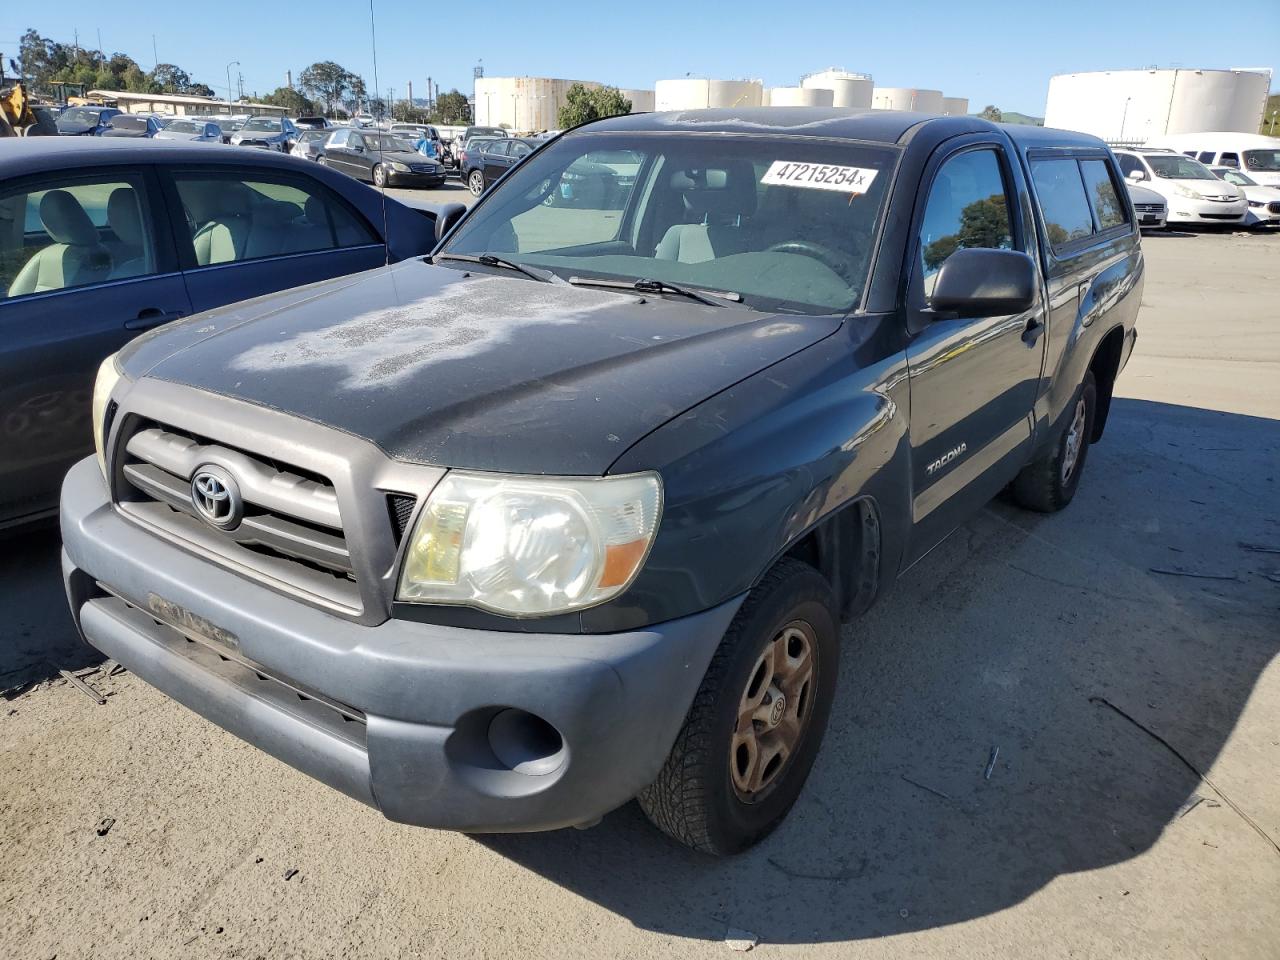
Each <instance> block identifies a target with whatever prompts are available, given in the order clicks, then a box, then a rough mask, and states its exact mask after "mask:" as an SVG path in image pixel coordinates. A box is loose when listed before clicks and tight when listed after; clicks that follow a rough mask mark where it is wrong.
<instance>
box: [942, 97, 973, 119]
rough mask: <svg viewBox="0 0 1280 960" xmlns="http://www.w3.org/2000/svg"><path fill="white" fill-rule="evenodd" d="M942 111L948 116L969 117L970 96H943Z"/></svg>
mask: <svg viewBox="0 0 1280 960" xmlns="http://www.w3.org/2000/svg"><path fill="white" fill-rule="evenodd" d="M942 113H943V115H944V116H948V117H967V116H968V115H969V98H968V97H943V98H942Z"/></svg>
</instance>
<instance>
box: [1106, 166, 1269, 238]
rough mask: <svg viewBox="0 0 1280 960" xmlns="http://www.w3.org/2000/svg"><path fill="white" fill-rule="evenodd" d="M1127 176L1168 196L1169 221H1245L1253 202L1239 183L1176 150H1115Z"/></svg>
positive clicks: (1234, 222) (1228, 222)
mask: <svg viewBox="0 0 1280 960" xmlns="http://www.w3.org/2000/svg"><path fill="white" fill-rule="evenodd" d="M1114 152H1115V155H1116V160H1118V161H1119V162H1120V169H1121V170H1122V171H1123V172H1124V175H1125V179H1126V180H1128V181H1129V182H1130V183H1134V182H1136V183H1141V184H1142V185H1143V186H1144V187H1147V188H1148V189H1151V190H1154V191H1155V192H1156V193H1158V194H1160V195H1161V196H1162V197H1164V198H1165V201H1166V202H1167V203H1168V204H1169V214H1168V220H1169V223H1171V224H1173V223H1183V224H1188V223H1200V224H1212V223H1218V224H1223V225H1226V226H1230V225H1232V224H1238V223H1243V222H1244V217H1245V214H1246V213H1247V212H1248V210H1249V204H1248V202H1247V201H1246V200H1245V198H1244V193H1243V192H1242V191H1241V190H1240V188H1239V187H1237V186H1234V185H1232V184H1230V183H1226V182H1224V181H1222V180H1219V179H1218V178H1217V177H1215V176H1214V175H1213V174H1212V173H1211V172H1210V171H1209V168H1208V167H1206V166H1205V165H1204V164H1202V163H1200V162H1199V161H1197V160H1193V159H1191V158H1190V157H1186V156H1183V155H1182V154H1180V153H1174V152H1173V151H1172V150H1153V149H1150V148H1147V147H1139V148H1137V149H1122V150H1116V151H1114Z"/></svg>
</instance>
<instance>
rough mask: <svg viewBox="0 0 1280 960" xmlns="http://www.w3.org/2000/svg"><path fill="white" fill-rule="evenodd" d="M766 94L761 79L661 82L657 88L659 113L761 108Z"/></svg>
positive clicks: (655, 91) (655, 92)
mask: <svg viewBox="0 0 1280 960" xmlns="http://www.w3.org/2000/svg"><path fill="white" fill-rule="evenodd" d="M763 93H764V85H763V84H762V83H761V82H760V81H759V80H701V79H699V80H693V79H687V78H686V79H682V80H659V81H658V82H657V83H656V84H655V85H654V101H655V109H657V110H701V109H704V108H706V107H758V106H760V104H761V100H762V97H763Z"/></svg>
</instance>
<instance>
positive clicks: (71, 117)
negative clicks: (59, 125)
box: [58, 107, 102, 124]
mask: <svg viewBox="0 0 1280 960" xmlns="http://www.w3.org/2000/svg"><path fill="white" fill-rule="evenodd" d="M101 113H102V111H101V110H91V109H89V108H88V107H76V108H74V109H72V110H67V111H65V112H64V113H63V114H62V116H60V117H59V118H58V119H59V120H66V121H67V122H68V123H84V124H90V123H93V124H96V123H97V122H98V115H99V114H101Z"/></svg>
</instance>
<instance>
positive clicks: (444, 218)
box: [436, 203, 467, 243]
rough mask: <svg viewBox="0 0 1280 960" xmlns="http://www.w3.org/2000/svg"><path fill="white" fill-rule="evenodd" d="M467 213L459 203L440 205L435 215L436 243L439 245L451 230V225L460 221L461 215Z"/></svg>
mask: <svg viewBox="0 0 1280 960" xmlns="http://www.w3.org/2000/svg"><path fill="white" fill-rule="evenodd" d="M466 212H467V208H466V207H464V206H463V205H462V204H460V203H445V204H441V205H440V207H439V208H438V212H437V213H436V242H437V243H439V242H440V241H441V240H443V239H444V235H445V234H446V233H448V232H449V231H450V229H452V227H453V225H454V224H455V223H457V222H458V221H459V220H461V219H462V215H463V214H464V213H466Z"/></svg>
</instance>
